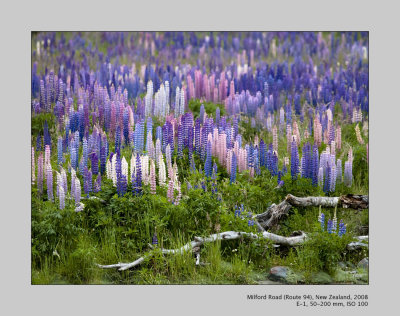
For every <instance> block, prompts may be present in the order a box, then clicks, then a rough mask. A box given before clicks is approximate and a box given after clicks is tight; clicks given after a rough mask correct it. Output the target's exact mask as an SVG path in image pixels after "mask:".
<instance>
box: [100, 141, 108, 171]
mask: <svg viewBox="0 0 400 316" xmlns="http://www.w3.org/2000/svg"><path fill="white" fill-rule="evenodd" d="M106 163H107V156H106V148H105V146H101V148H100V173H101V174H102V175H104V173H105V172H106Z"/></svg>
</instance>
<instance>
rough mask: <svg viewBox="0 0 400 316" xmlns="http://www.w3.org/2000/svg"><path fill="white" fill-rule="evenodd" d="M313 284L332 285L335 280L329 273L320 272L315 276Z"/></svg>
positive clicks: (312, 280)
mask: <svg viewBox="0 0 400 316" xmlns="http://www.w3.org/2000/svg"><path fill="white" fill-rule="evenodd" d="M311 282H312V283H316V284H331V283H332V282H333V279H332V277H331V276H330V275H329V274H328V273H326V272H323V271H320V272H318V273H315V274H313V276H312V279H311Z"/></svg>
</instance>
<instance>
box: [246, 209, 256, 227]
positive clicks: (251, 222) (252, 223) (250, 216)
mask: <svg viewBox="0 0 400 316" xmlns="http://www.w3.org/2000/svg"><path fill="white" fill-rule="evenodd" d="M247 217H248V218H249V221H248V223H247V224H248V225H249V226H253V225H254V220H253V214H252V213H251V212H249V213H248V214H247Z"/></svg>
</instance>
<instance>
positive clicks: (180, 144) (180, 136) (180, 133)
mask: <svg viewBox="0 0 400 316" xmlns="http://www.w3.org/2000/svg"><path fill="white" fill-rule="evenodd" d="M183 137H184V135H183V125H182V124H181V125H179V126H178V157H180V158H182V157H183V153H182V152H183Z"/></svg>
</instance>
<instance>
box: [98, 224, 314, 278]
mask: <svg viewBox="0 0 400 316" xmlns="http://www.w3.org/2000/svg"><path fill="white" fill-rule="evenodd" d="M242 237H247V238H250V239H258V238H262V239H268V240H271V241H272V242H273V243H274V244H278V245H285V246H296V245H299V244H301V243H303V242H304V241H305V239H306V238H307V235H306V234H305V233H304V232H296V236H291V237H284V236H279V235H276V234H272V233H269V232H266V231H264V232H263V233H262V234H260V235H257V234H254V233H247V232H235V231H226V232H223V233H219V234H213V235H210V236H208V237H195V238H194V241H191V242H188V243H187V244H185V245H183V246H182V247H181V248H177V249H161V252H162V253H163V254H183V253H185V252H187V251H190V250H193V249H194V250H195V252H196V265H199V264H200V254H199V249H196V248H199V247H200V246H202V245H204V244H205V243H210V242H215V241H217V240H234V239H239V238H242ZM155 251H156V250H151V251H150V252H148V253H147V254H146V255H144V256H143V257H140V258H139V259H137V260H135V261H133V262H129V263H122V262H119V263H116V264H111V265H101V264H97V266H98V267H99V268H102V269H113V268H118V270H119V271H124V270H127V269H130V268H133V267H135V266H138V265H140V264H141V263H142V262H144V261H145V259H146V258H148V257H150V256H152V255H153V253H154V252H155Z"/></svg>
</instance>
